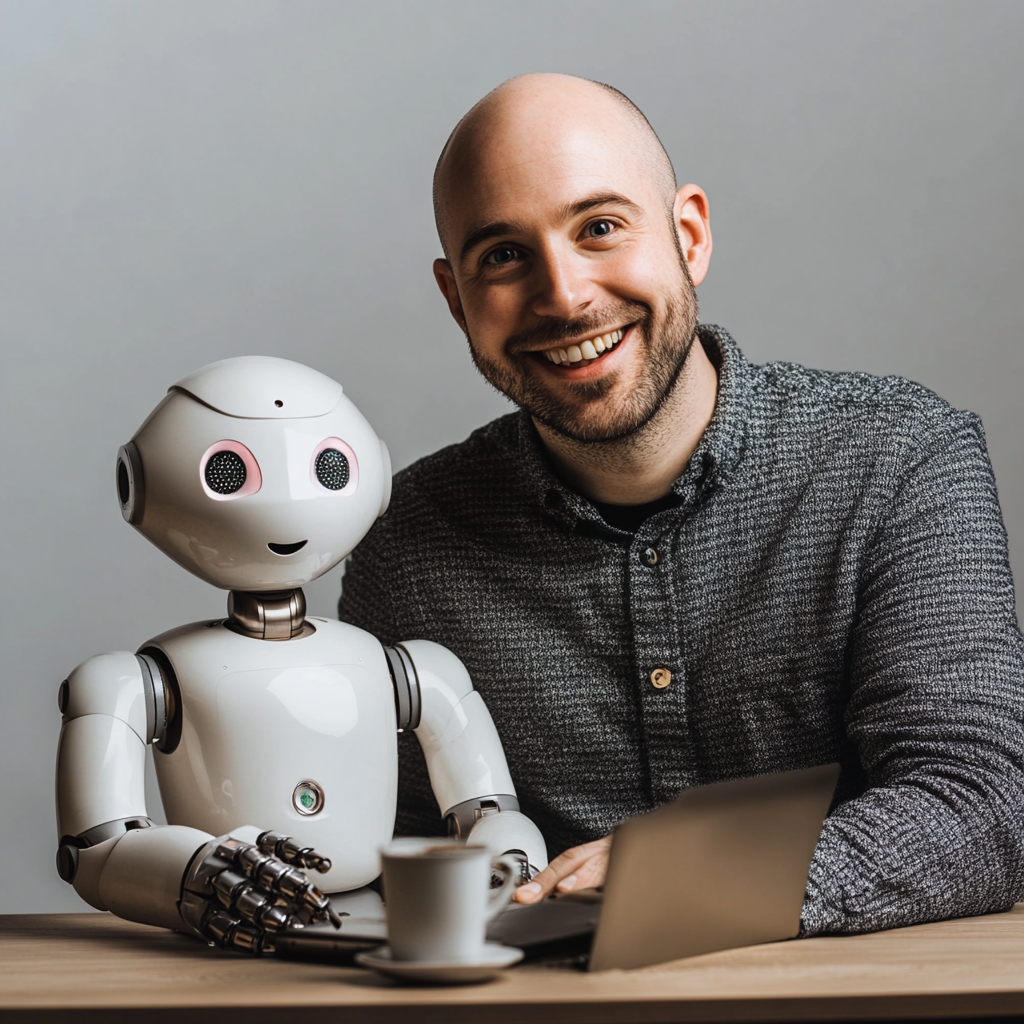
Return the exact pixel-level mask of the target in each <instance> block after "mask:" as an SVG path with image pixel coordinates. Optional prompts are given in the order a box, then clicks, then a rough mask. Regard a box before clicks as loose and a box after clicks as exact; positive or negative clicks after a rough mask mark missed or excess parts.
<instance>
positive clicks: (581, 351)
mask: <svg viewBox="0 0 1024 1024" xmlns="http://www.w3.org/2000/svg"><path fill="white" fill-rule="evenodd" d="M620 341H622V328H621V327H620V328H619V329H618V330H617V331H612V332H611V333H609V334H602V335H600V336H599V337H597V338H590V339H589V340H587V341H584V342H582V343H581V344H579V345H570V346H569V347H568V348H549V349H548V350H547V351H546V352H545V353H544V355H546V356H547V357H548V359H549V361H550V362H552V363H559V364H561V365H562V366H568V365H569V364H570V363H581V362H583V360H584V359H596V358H597V357H598V356H599V355H601V353H602V352H607V351H608V350H609V349H611V348H613V347H614V346H615V345H617V344H618V343H619V342H620Z"/></svg>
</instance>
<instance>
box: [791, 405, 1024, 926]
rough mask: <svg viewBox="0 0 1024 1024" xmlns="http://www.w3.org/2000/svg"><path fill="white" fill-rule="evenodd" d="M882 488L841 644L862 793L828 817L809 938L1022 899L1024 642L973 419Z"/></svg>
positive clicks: (815, 866) (816, 865)
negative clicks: (885, 498) (884, 495)
mask: <svg viewBox="0 0 1024 1024" xmlns="http://www.w3.org/2000/svg"><path fill="white" fill-rule="evenodd" d="M890 495H891V497H890V502H889V507H888V509H887V510H886V511H885V513H884V514H883V515H882V516H881V517H880V519H881V525H880V527H879V530H878V534H877V535H876V538H875V540H874V542H873V544H872V545H871V547H870V548H869V549H868V551H867V553H866V556H865V557H866V560H865V564H864V571H863V573H862V575H861V581H862V582H861V588H860V596H859V602H858V612H859V614H858V619H857V622H856V626H855V629H854V633H853V636H852V640H851V646H850V649H849V676H848V678H849V680H850V692H849V697H848V700H847V702H846V707H845V730H846V735H847V737H848V739H849V740H850V741H851V742H852V743H853V745H854V746H855V748H856V750H857V753H858V755H859V759H860V762H861V765H862V767H863V770H864V772H865V774H866V776H867V783H868V785H867V789H866V790H865V791H864V792H863V793H862V794H861V795H859V796H857V797H855V798H854V799H851V800H848V801H847V802H845V803H842V804H840V805H839V806H838V807H836V808H834V809H833V811H832V813H831V814H830V816H829V817H828V819H827V820H826V823H825V827H824V830H823V832H822V835H821V838H820V840H819V843H818V847H817V849H816V851H815V855H814V859H813V862H812V865H811V872H810V877H809V880H808V891H807V898H806V901H805V904H804V912H803V920H802V929H801V931H802V934H804V935H813V934H818V933H823V932H861V931H871V930H875V929H880V928H893V927H898V926H901V925H907V924H915V923H919V922H922V921H928V920H937V919H941V918H949V917H960V916H966V915H973V914H982V913H987V912H991V911H996V910H1005V909H1007V908H1009V907H1010V906H1011V905H1012V904H1013V903H1014V902H1015V901H1017V900H1019V899H1021V898H1022V897H1024V725H1022V723H1024V642H1022V638H1021V634H1020V631H1019V629H1018V626H1017V620H1016V614H1015V610H1014V595H1013V579H1012V576H1011V573H1010V567H1009V559H1008V555H1007V545H1006V534H1005V530H1004V528H1003V523H1002V517H1001V514H1000V509H999V502H998V498H997V495H996V487H995V480H994V477H993V474H992V470H991V467H990V464H989V459H988V454H987V452H986V448H985V442H984V436H983V433H982V431H981V426H980V423H979V422H978V420H977V419H976V418H975V417H973V416H969V415H966V414H964V415H962V416H961V417H959V418H958V419H957V421H956V422H955V424H954V426H953V427H952V428H951V429H950V430H948V431H945V432H944V434H943V436H942V437H941V438H933V439H932V441H931V442H929V443H928V444H927V445H925V446H923V447H918V448H917V450H916V454H915V455H914V456H913V457H911V458H907V459H904V465H903V468H902V469H900V471H899V472H898V473H894V476H893V481H892V485H891V489H890Z"/></svg>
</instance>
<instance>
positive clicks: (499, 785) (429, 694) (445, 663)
mask: <svg viewBox="0 0 1024 1024" xmlns="http://www.w3.org/2000/svg"><path fill="white" fill-rule="evenodd" d="M402 646H403V647H404V648H405V649H406V651H408V653H409V656H410V657H411V658H412V660H413V663H414V665H415V666H416V676H417V678H418V679H419V683H420V699H421V701H422V714H421V718H420V724H419V727H418V728H417V729H416V736H417V738H418V739H419V741H420V745H421V746H422V747H423V753H424V755H425V757H426V761H427V770H428V771H429V773H430V785H431V787H432V788H433V790H434V795H435V796H436V797H437V802H438V804H439V805H440V807H441V810H442V811H447V810H448V809H449V808H451V807H454V806H455V805H456V804H459V803H462V801H464V800H471V799H473V798H475V797H480V796H488V795H491V794H495V793H508V794H511V795H513V796H514V795H515V787H514V786H513V784H512V777H511V775H510V774H509V770H508V762H507V761H506V760H505V752H504V750H502V747H501V741H500V740H499V739H498V733H497V730H496V729H495V728H494V722H493V721H492V720H491V715H490V712H489V711H488V710H487V708H486V706H485V705H484V702H483V700H482V699H481V697H480V694H478V693H477V692H476V691H475V690H474V689H473V684H472V682H471V680H470V678H469V673H468V672H467V671H466V668H465V666H464V665H463V664H462V662H461V661H459V659H458V658H457V657H456V656H455V655H454V654H453V653H452V652H451V651H449V650H448V649H447V648H445V647H441V646H440V645H439V644H435V643H431V642H430V641H429V640H409V641H403V643H402Z"/></svg>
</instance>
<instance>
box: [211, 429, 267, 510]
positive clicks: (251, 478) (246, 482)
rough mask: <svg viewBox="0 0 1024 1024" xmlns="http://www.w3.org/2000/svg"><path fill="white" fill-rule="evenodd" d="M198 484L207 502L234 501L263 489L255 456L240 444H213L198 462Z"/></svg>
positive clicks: (219, 442)
mask: <svg viewBox="0 0 1024 1024" xmlns="http://www.w3.org/2000/svg"><path fill="white" fill-rule="evenodd" d="M199 482H200V483H201V484H202V485H203V490H204V491H205V492H206V496H207V497H208V498H213V500H214V501H231V500H232V499H234V498H245V497H247V496H248V495H250V494H255V493H256V492H257V491H258V490H259V489H260V488H261V487H262V486H263V476H262V474H261V473H260V466H259V463H258V462H257V461H256V456H255V455H253V453H252V452H251V451H249V449H248V448H246V447H245V445H244V444H242V443H241V442H240V441H218V442H217V443H216V444H211V445H210V447H209V448H207V449H206V451H205V452H204V453H203V457H202V458H201V459H200V460H199Z"/></svg>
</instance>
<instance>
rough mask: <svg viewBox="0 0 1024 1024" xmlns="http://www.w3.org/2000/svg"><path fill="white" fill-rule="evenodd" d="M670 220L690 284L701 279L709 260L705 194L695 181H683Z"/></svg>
mask: <svg viewBox="0 0 1024 1024" xmlns="http://www.w3.org/2000/svg"><path fill="white" fill-rule="evenodd" d="M672 223H673V226H674V227H675V229H676V233H677V234H678V235H679V244H680V246H681V247H682V250H683V256H685V257H686V266H687V269H688V270H689V271H690V278H691V279H692V280H693V283H694V285H698V284H700V283H701V281H703V280H704V278H705V276H706V275H707V272H708V264H710V263H711V245H712V243H711V219H710V215H709V212H708V197H707V196H706V195H705V194H704V189H702V188H701V187H700V186H699V185H684V186H683V187H682V188H681V189H680V190H679V191H678V192H677V193H676V198H675V202H674V203H673V206H672Z"/></svg>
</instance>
